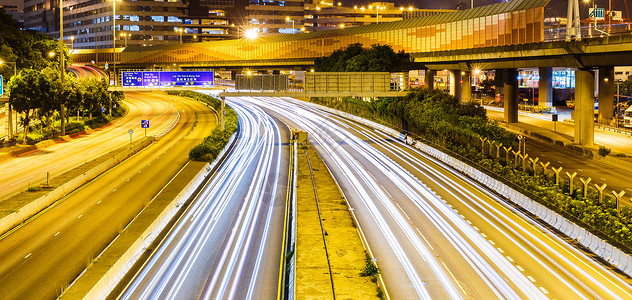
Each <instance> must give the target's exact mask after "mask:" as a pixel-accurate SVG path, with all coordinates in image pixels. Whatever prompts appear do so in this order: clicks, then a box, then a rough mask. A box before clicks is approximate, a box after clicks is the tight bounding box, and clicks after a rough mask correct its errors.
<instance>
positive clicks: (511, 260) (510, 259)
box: [505, 256, 514, 262]
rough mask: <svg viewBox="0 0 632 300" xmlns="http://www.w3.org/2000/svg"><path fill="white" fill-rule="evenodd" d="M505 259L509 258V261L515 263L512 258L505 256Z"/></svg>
mask: <svg viewBox="0 0 632 300" xmlns="http://www.w3.org/2000/svg"><path fill="white" fill-rule="evenodd" d="M505 258H507V260H508V261H510V262H513V261H514V260H513V258H511V257H510V256H505Z"/></svg>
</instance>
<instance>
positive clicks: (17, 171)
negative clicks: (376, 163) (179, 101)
mask: <svg viewBox="0 0 632 300" xmlns="http://www.w3.org/2000/svg"><path fill="white" fill-rule="evenodd" d="M125 104H126V105H127V106H128V108H129V111H128V113H127V114H126V115H125V116H123V117H122V118H120V119H118V120H116V121H115V122H113V123H112V124H110V125H108V126H106V127H104V128H100V129H97V130H96V131H94V132H92V133H90V134H87V135H82V136H79V137H77V138H75V139H73V140H71V141H68V142H62V143H57V144H53V145H50V146H48V147H46V148H43V149H37V150H35V151H31V152H28V153H25V154H23V155H21V156H19V157H10V158H6V159H4V160H0V177H2V181H0V201H2V200H4V199H6V198H8V197H10V196H11V195H14V194H16V193H19V192H22V191H25V190H26V188H27V187H28V185H29V184H30V185H31V186H36V185H38V184H40V183H43V182H46V172H49V174H50V176H51V178H52V177H55V176H57V175H60V174H63V173H64V172H66V171H68V170H71V169H73V168H75V167H77V166H80V165H81V164H83V163H85V162H87V161H90V160H93V159H95V158H97V157H99V156H102V155H104V154H106V153H108V152H110V151H112V150H114V149H116V148H119V147H122V146H125V145H128V144H129V142H130V136H129V134H128V130H129V129H133V130H134V134H133V135H132V138H133V140H134V141H137V140H139V139H142V138H143V137H144V135H145V132H144V129H141V125H140V120H141V119H146V120H149V121H150V123H149V125H150V128H149V129H148V130H147V135H153V134H156V133H157V132H159V131H161V130H164V129H165V128H166V127H167V126H169V125H170V124H172V122H174V121H175V120H176V119H177V118H178V117H179V114H180V112H181V111H182V109H180V110H176V108H175V106H174V105H175V104H174V103H173V101H172V100H171V98H170V97H167V96H165V95H161V94H153V93H133V92H131V93H126V100H125Z"/></svg>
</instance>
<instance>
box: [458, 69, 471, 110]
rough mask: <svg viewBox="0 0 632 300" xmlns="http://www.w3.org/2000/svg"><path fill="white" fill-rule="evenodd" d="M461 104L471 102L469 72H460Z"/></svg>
mask: <svg viewBox="0 0 632 300" xmlns="http://www.w3.org/2000/svg"><path fill="white" fill-rule="evenodd" d="M459 100H461V103H466V102H470V101H472V74H471V73H470V71H463V72H461V97H460V99H459Z"/></svg>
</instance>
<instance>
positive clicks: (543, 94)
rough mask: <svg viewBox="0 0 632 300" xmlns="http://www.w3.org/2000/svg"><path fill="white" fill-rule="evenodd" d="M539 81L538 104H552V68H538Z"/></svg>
mask: <svg viewBox="0 0 632 300" xmlns="http://www.w3.org/2000/svg"><path fill="white" fill-rule="evenodd" d="M538 73H539V74H540V81H539V83H538V85H539V87H538V94H539V95H538V98H539V100H538V101H539V104H538V105H539V106H548V107H552V106H553V68H551V67H547V68H539V69H538Z"/></svg>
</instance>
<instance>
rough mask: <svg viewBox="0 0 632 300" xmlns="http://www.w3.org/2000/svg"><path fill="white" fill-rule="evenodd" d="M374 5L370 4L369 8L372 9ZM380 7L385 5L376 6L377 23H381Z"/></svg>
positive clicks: (382, 7)
mask: <svg viewBox="0 0 632 300" xmlns="http://www.w3.org/2000/svg"><path fill="white" fill-rule="evenodd" d="M372 8H373V6H371V5H369V9H372ZM380 9H384V6H379V5H376V6H375V23H376V24H377V23H380Z"/></svg>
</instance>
